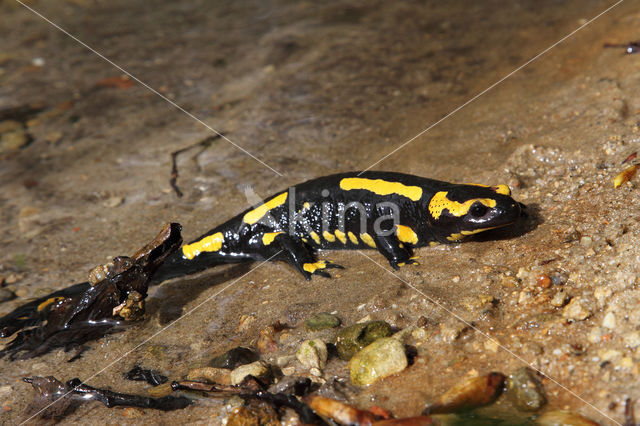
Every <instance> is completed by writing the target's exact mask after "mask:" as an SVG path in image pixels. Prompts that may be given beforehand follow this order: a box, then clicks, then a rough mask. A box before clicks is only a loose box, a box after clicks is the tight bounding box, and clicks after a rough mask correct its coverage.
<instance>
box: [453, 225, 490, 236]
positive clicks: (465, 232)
mask: <svg viewBox="0 0 640 426" xmlns="http://www.w3.org/2000/svg"><path fill="white" fill-rule="evenodd" d="M496 228H500V227H499V226H490V227H488V228H478V229H474V230H473V231H460V233H461V234H462V235H473V234H477V233H478V232H483V231H488V230H489V229H496Z"/></svg>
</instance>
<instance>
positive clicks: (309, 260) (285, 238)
mask: <svg viewBox="0 0 640 426" xmlns="http://www.w3.org/2000/svg"><path fill="white" fill-rule="evenodd" d="M275 242H276V243H277V244H278V246H279V247H280V249H281V250H282V255H281V257H282V258H283V260H285V261H287V262H288V263H290V264H291V265H293V266H294V267H295V268H296V269H297V270H298V271H300V273H302V275H304V277H305V278H306V279H307V280H310V279H311V276H312V275H320V276H322V277H325V278H331V275H329V273H328V272H326V271H325V270H326V269H344V268H343V267H342V266H340V265H338V264H337V263H333V262H329V261H326V260H316V258H315V256H314V255H313V254H312V253H311V251H310V250H309V248H308V247H307V246H306V245H305V244H304V243H303V242H302V240H300V239H298V238H295V237H292V236H290V235H287V234H279V235H278V236H276V238H275Z"/></svg>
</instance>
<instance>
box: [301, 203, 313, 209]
mask: <svg viewBox="0 0 640 426" xmlns="http://www.w3.org/2000/svg"><path fill="white" fill-rule="evenodd" d="M302 208H303V209H304V210H309V209H310V208H311V204H309V203H308V202H305V203H304V204H303V205H302Z"/></svg>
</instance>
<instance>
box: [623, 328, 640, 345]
mask: <svg viewBox="0 0 640 426" xmlns="http://www.w3.org/2000/svg"><path fill="white" fill-rule="evenodd" d="M624 341H625V342H626V344H627V345H629V347H632V348H636V347H638V346H640V332H637V331H632V332H630V333H627V334H625V335H624Z"/></svg>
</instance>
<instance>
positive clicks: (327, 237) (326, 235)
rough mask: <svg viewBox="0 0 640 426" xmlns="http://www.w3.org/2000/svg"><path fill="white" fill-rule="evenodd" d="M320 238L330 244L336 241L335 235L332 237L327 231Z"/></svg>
mask: <svg viewBox="0 0 640 426" xmlns="http://www.w3.org/2000/svg"><path fill="white" fill-rule="evenodd" d="M322 236H323V237H324V239H325V240H327V241H329V242H330V243H332V242H334V241H335V240H336V237H335V235H333V234H332V233H331V232H329V231H324V232H323V233H322Z"/></svg>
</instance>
